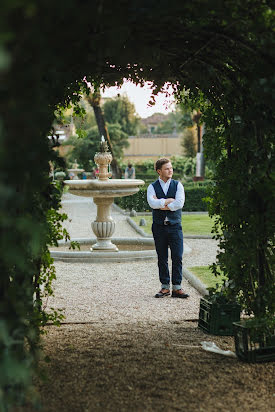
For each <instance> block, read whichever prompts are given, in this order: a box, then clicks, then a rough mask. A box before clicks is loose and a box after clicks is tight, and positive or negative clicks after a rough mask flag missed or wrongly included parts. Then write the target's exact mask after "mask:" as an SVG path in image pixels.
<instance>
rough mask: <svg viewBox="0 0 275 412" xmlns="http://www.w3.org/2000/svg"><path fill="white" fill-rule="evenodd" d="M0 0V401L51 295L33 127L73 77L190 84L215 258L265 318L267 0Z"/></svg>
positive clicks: (52, 190)
mask: <svg viewBox="0 0 275 412" xmlns="http://www.w3.org/2000/svg"><path fill="white" fill-rule="evenodd" d="M2 3H3V4H2V5H1V14H0V28H1V29H0V30H1V36H0V77H1V82H0V92H1V93H0V113H1V115H0V147H1V150H0V182H1V184H0V224H1V234H0V247H1V261H0V269H1V277H0V370H1V374H0V410H1V411H5V410H7V409H8V407H9V405H11V404H12V403H15V401H18V402H20V403H22V402H23V401H24V398H25V397H26V388H27V387H28V386H29V385H30V382H31V377H32V371H33V368H34V367H35V365H36V364H37V353H38V351H37V346H38V344H39V336H40V332H41V326H42V325H44V324H45V322H46V321H47V318H46V317H45V316H46V315H44V314H43V313H42V310H43V306H42V308H41V305H43V302H42V301H41V297H42V295H41V294H40V295H39V293H40V292H41V291H42V293H44V292H48V293H51V280H52V279H54V277H55V273H54V269H53V267H52V262H51V259H50V256H49V254H48V249H47V248H48V246H49V245H50V244H51V242H55V241H56V239H57V238H58V237H59V236H64V235H65V236H66V234H65V233H61V234H60V232H59V228H60V227H59V224H60V223H61V221H62V219H63V218H64V216H62V215H61V216H60V215H57V214H56V211H57V210H58V208H59V205H60V195H57V192H56V190H57V188H56V187H54V186H53V185H52V184H51V183H50V180H49V162H50V161H53V160H54V159H55V154H54V151H53V150H52V148H51V147H50V146H49V142H48V138H47V135H48V134H49V131H50V129H51V126H52V123H53V121H54V118H55V116H54V113H55V111H56V110H57V109H58V108H59V107H66V106H67V105H68V104H70V102H73V103H74V104H75V103H77V101H78V100H79V97H80V95H81V93H83V91H85V89H86V88H87V83H86V81H88V82H91V83H92V84H93V85H94V86H95V88H97V87H98V86H99V85H105V86H110V85H114V84H122V82H123V79H124V78H127V79H130V80H132V81H134V82H135V83H137V84H140V85H142V84H143V83H144V81H147V80H148V81H151V82H152V93H153V96H152V100H154V95H155V94H156V93H157V92H158V91H159V90H160V89H161V88H162V86H163V84H164V83H165V82H170V83H171V84H172V85H173V87H174V90H175V92H177V93H178V94H180V93H181V92H182V91H183V90H184V89H185V90H190V96H191V97H192V99H193V98H194V97H196V96H199V95H201V93H202V95H203V99H204V101H206V102H207V104H208V103H209V104H210V106H211V112H210V109H209V111H206V112H205V114H204V115H205V122H207V125H208V126H207V127H208V133H207V134H206V135H205V153H206V155H207V156H209V157H210V158H211V159H213V160H214V161H215V163H216V164H217V168H216V169H217V174H216V186H215V189H214V191H213V195H212V199H213V200H211V205H210V210H211V213H213V215H217V216H219V218H218V219H220V220H219V224H220V225H221V226H222V229H223V238H220V239H219V240H220V242H221V246H222V250H221V253H220V255H219V260H218V264H219V266H220V268H221V269H222V270H223V271H224V272H225V273H226V274H227V275H228V276H231V278H232V280H233V281H234V291H238V292H239V293H240V295H241V299H242V302H243V304H244V305H245V307H246V308H247V309H248V310H249V311H253V312H254V313H257V314H259V315H262V314H269V315H270V316H272V312H273V311H274V306H272V304H271V303H270V302H271V298H272V296H273V295H272V294H274V289H272V287H271V284H272V283H271V282H272V281H274V278H273V276H274V252H273V247H274V219H275V217H274V214H273V213H272V210H271V205H272V204H274V166H273V165H274V142H273V140H272V126H271V125H272V121H274V118H273V116H274V114H273V113H274V111H272V109H271V106H270V102H271V94H272V88H273V87H274V78H273V77H272V73H273V66H272V60H273V58H274V56H273V50H274V45H273V36H272V19H273V16H274V13H273V11H272V9H271V6H270V4H271V2H269V1H265V0H245V1H238V0H237V1H236V0H229V1H226V2H219V1H217V0H210V1H204V0H193V1H192V2H176V3H175V2H170V3H167V2H166V1H164V0H158V1H156V0H150V1H148V0H146V1H145V0H139V1H137V0H131V1H127V2H126V1H122V2H120V7H117V6H116V5H115V4H114V3H113V2H111V1H110V0H96V1H93V2H85V1H80V0H66V1H65V0H61V1H58V2H56V1H53V0H47V1H46V0H42V1H40V2H36V1H34V0H9V1H4V2H2ZM57 233H59V234H57ZM54 239H55V240H54ZM273 284H274V282H273ZM43 291H44V292H43ZM34 296H36V298H35V299H34ZM47 316H49V315H47ZM53 316H56V315H55V314H54V315H53ZM55 319H56V317H55Z"/></svg>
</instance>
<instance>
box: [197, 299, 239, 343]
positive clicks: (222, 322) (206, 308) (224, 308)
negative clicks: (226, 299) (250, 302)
mask: <svg viewBox="0 0 275 412" xmlns="http://www.w3.org/2000/svg"><path fill="white" fill-rule="evenodd" d="M240 312H241V307H240V305H238V304H237V303H226V304H224V303H217V302H210V301H208V300H207V299H205V298H201V300H200V312H199V322H198V326H199V328H200V329H202V330H203V331H204V332H207V333H210V334H212V335H220V336H232V335H234V329H233V325H232V324H233V322H237V321H239V320H240Z"/></svg>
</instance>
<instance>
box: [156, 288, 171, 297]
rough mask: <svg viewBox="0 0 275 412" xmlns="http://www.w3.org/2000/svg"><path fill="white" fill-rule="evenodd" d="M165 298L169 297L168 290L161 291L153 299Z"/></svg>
mask: <svg viewBox="0 0 275 412" xmlns="http://www.w3.org/2000/svg"><path fill="white" fill-rule="evenodd" d="M165 296H170V290H169V289H161V290H160V291H159V292H158V293H157V294H156V295H155V298H165Z"/></svg>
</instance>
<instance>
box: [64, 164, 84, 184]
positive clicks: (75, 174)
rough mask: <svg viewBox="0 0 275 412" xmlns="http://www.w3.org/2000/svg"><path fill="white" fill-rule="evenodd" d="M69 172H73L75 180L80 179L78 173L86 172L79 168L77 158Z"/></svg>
mask: <svg viewBox="0 0 275 412" xmlns="http://www.w3.org/2000/svg"><path fill="white" fill-rule="evenodd" d="M68 172H69V173H70V174H71V173H72V179H73V180H78V173H82V172H84V169H79V167H78V163H77V162H76V160H75V162H74V163H73V167H72V168H71V169H68Z"/></svg>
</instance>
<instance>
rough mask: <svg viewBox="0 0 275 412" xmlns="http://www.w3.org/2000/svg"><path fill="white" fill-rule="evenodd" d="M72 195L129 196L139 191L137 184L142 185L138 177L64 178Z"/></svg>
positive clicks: (98, 196) (95, 196)
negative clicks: (106, 178)
mask: <svg viewBox="0 0 275 412" xmlns="http://www.w3.org/2000/svg"><path fill="white" fill-rule="evenodd" d="M64 183H65V184H66V185H67V186H68V187H69V191H70V193H71V194H73V195H77V196H84V197H93V198H115V197H121V196H129V195H133V194H135V193H137V192H138V191H139V188H138V187H139V186H142V185H144V181H143V180H139V179H108V180H99V179H86V180H65V181H64Z"/></svg>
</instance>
